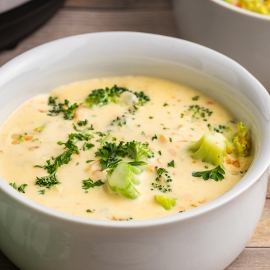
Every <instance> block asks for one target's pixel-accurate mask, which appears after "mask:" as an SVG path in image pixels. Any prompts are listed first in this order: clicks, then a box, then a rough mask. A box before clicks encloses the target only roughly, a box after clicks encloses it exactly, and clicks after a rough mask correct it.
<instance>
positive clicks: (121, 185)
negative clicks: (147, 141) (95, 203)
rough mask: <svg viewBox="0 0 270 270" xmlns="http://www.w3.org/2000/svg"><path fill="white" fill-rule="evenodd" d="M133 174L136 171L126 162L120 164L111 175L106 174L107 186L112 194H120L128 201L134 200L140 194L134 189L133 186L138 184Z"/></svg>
mask: <svg viewBox="0 0 270 270" xmlns="http://www.w3.org/2000/svg"><path fill="white" fill-rule="evenodd" d="M135 174H136V170H134V169H133V166H131V165H130V164H128V163H126V162H120V163H119V164H118V165H117V167H116V168H115V169H114V170H113V171H112V173H110V172H108V173H107V182H108V186H109V188H110V189H111V190H112V191H113V192H116V193H120V194H122V195H123V196H124V197H127V198H130V199H136V198H137V197H138V196H140V193H139V191H138V190H137V189H136V188H135V187H134V184H135V185H137V184H139V181H138V179H137V178H136V176H135Z"/></svg>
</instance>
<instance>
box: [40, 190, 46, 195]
mask: <svg viewBox="0 0 270 270" xmlns="http://www.w3.org/2000/svg"><path fill="white" fill-rule="evenodd" d="M45 191H46V190H45V189H40V190H39V191H38V193H39V194H40V195H44V194H45Z"/></svg>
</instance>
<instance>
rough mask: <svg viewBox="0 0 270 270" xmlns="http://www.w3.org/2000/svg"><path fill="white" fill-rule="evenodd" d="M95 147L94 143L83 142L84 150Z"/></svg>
mask: <svg viewBox="0 0 270 270" xmlns="http://www.w3.org/2000/svg"><path fill="white" fill-rule="evenodd" d="M93 147H95V145H94V144H92V143H87V142H85V143H84V144H83V151H86V150H88V149H90V148H93Z"/></svg>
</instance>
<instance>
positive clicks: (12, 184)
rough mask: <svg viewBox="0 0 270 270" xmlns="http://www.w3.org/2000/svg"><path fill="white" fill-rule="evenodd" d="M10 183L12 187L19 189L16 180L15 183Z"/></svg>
mask: <svg viewBox="0 0 270 270" xmlns="http://www.w3.org/2000/svg"><path fill="white" fill-rule="evenodd" d="M9 185H10V186H11V187H13V188H14V189H17V185H16V183H15V182H14V183H9Z"/></svg>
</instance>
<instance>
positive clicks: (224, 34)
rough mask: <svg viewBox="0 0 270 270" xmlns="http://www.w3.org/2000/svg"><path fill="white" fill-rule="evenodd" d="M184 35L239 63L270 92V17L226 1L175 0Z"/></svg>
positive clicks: (175, 7)
mask: <svg viewBox="0 0 270 270" xmlns="http://www.w3.org/2000/svg"><path fill="white" fill-rule="evenodd" d="M174 9H175V18H176V22H177V26H178V29H179V33H180V37H181V38H183V39H186V40H189V41H192V42H196V43H199V44H201V45H204V46H207V47H209V48H212V49H214V50H216V51H219V52H221V53H223V54H225V55H227V56H229V57H231V58H232V59H234V60H236V61H237V62H239V63H240V64H241V65H243V66H244V67H245V68H246V69H248V70H249V71H250V72H251V73H252V74H253V75H254V76H255V77H256V78H257V79H258V80H259V81H260V82H261V83H262V84H263V85H264V86H265V87H266V89H267V90H268V91H269V92H270V76H269V70H270V60H269V59H270V45H269V44H270V30H269V29H270V16H265V15H261V14H259V13H255V12H251V11H248V10H244V9H241V8H238V7H236V6H234V5H231V4H229V3H226V2H224V1H223V0H200V1H198V0H174Z"/></svg>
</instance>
